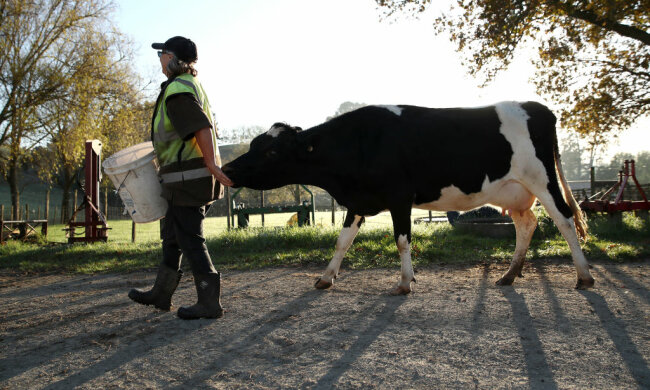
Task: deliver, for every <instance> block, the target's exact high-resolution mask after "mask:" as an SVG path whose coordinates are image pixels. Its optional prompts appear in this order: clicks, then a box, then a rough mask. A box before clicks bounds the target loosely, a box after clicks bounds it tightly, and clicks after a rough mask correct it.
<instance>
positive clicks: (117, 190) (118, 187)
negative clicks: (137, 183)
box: [115, 170, 131, 193]
mask: <svg viewBox="0 0 650 390" xmlns="http://www.w3.org/2000/svg"><path fill="white" fill-rule="evenodd" d="M130 174H131V170H129V171H128V172H127V173H126V176H124V179H122V182H121V183H120V185H119V186H117V189H116V190H115V193H118V192H119V191H120V188H122V186H123V185H124V182H125V181H126V178H127V177H129V175H130Z"/></svg>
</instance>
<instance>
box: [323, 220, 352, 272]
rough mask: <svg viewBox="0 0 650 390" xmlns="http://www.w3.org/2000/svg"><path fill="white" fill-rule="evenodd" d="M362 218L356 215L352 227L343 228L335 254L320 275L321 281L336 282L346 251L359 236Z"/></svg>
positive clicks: (337, 241)
mask: <svg viewBox="0 0 650 390" xmlns="http://www.w3.org/2000/svg"><path fill="white" fill-rule="evenodd" d="M361 218H362V217H361V216H360V215H355V216H354V222H352V225H351V226H350V227H344V228H343V229H341V233H339V238H338V239H337V240H336V247H335V250H334V256H333V257H332V260H330V262H329V264H328V265H327V268H326V269H325V272H324V273H323V275H322V276H321V277H320V280H321V281H323V282H326V283H334V279H336V275H338V273H339V268H341V262H342V261H343V257H345V253H346V252H347V251H348V249H349V248H350V245H352V242H353V241H354V238H355V237H356V236H357V233H359V222H361Z"/></svg>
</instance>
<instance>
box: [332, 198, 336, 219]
mask: <svg viewBox="0 0 650 390" xmlns="http://www.w3.org/2000/svg"><path fill="white" fill-rule="evenodd" d="M334 225H336V205H335V204H334V197H333V196H332V226H334Z"/></svg>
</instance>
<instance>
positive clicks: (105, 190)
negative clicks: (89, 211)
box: [104, 186, 108, 221]
mask: <svg viewBox="0 0 650 390" xmlns="http://www.w3.org/2000/svg"><path fill="white" fill-rule="evenodd" d="M104 218H106V220H107V221H108V186H106V188H105V189H104Z"/></svg>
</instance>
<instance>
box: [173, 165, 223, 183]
mask: <svg viewBox="0 0 650 390" xmlns="http://www.w3.org/2000/svg"><path fill="white" fill-rule="evenodd" d="M208 176H212V173H210V171H209V170H208V168H197V169H190V170H188V171H182V172H171V173H163V174H162V175H160V178H161V179H162V181H163V183H178V182H180V181H185V180H194V179H200V178H202V177H208Z"/></svg>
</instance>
